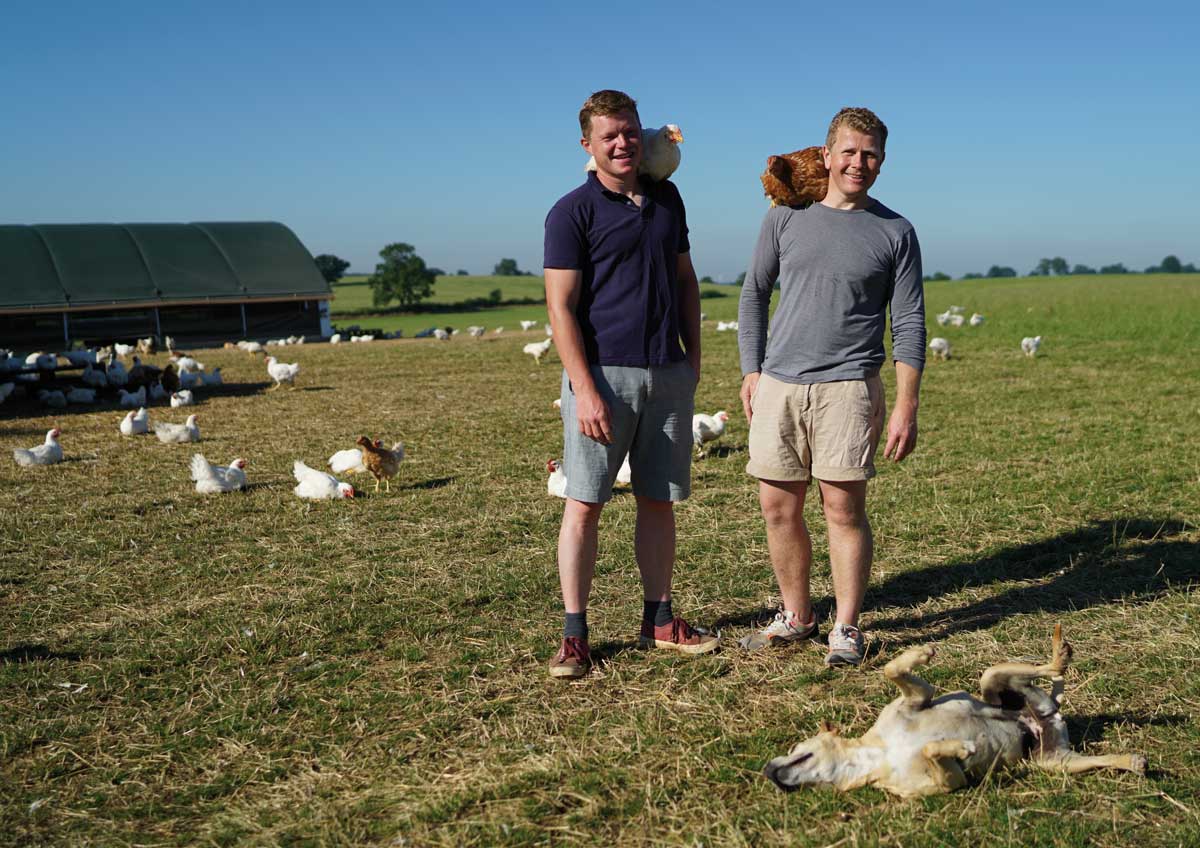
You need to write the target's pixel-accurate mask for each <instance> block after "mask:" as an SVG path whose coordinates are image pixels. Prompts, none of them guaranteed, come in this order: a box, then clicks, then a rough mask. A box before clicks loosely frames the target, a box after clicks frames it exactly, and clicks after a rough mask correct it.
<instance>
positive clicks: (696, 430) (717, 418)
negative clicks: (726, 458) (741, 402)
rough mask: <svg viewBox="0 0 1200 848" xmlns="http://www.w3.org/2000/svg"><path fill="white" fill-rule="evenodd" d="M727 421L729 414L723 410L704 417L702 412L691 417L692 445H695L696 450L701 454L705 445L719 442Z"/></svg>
mask: <svg viewBox="0 0 1200 848" xmlns="http://www.w3.org/2000/svg"><path fill="white" fill-rule="evenodd" d="M728 420H729V413H728V412H726V411H725V410H721V411H720V412H716V413H713V414H712V415H705V414H704V413H703V412H699V413H696V414H695V415H693V416H692V443H693V444H695V446H696V450H698V451H701V452H703V451H704V446H705V445H706V444H708V443H709V442H715V441H717V440H719V439H720V438H721V436H722V435H723V434H724V433H725V422H727V421H728Z"/></svg>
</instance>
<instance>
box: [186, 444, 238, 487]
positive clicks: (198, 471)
mask: <svg viewBox="0 0 1200 848" xmlns="http://www.w3.org/2000/svg"><path fill="white" fill-rule="evenodd" d="M245 469H246V460H244V459H242V458H241V457H238V458H237V459H235V460H233V462H231V463H229V465H210V464H209V462H208V460H207V459H205V458H204V454H200V453H194V454H192V480H194V481H195V483H196V491H197V492H199V493H200V494H202V495H219V494H222V493H224V492H236V491H237V490H238V489H244V488H246V470H245Z"/></svg>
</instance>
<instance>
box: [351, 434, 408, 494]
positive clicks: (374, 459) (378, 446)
mask: <svg viewBox="0 0 1200 848" xmlns="http://www.w3.org/2000/svg"><path fill="white" fill-rule="evenodd" d="M354 443H355V444H356V445H358V446H359V447H360V448H362V462H363V466H364V467H366V469H367V470H368V471H370V472H371V476H372V477H374V478H375V491H377V492H378V491H379V481H380V480H382V481H383V482H384V483H385V484H386V485H387V491H389V492H390V491H391V490H392V478H393V477H395V476H396V472H398V471H399V470H400V460H402V459H404V443H403V442H397V443H396V444H395V445H393V446H392V449H391V450H388V449H387V448H385V447H383V443H382V442H381V441H380V440H379V439H376V440H375V441H373V442H372V441H371V440H370V439H368V438H367V437H366V436H359V437H358V438H357V439H356V440H355V442H354Z"/></svg>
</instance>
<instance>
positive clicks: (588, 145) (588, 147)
mask: <svg viewBox="0 0 1200 848" xmlns="http://www.w3.org/2000/svg"><path fill="white" fill-rule="evenodd" d="M579 146H580V147H582V148H583V149H584V150H586V151H587V152H588V154H589V155H591V152H592V143H591V142H590V141H588V140H587V138H586V137H584V138H581V139H579Z"/></svg>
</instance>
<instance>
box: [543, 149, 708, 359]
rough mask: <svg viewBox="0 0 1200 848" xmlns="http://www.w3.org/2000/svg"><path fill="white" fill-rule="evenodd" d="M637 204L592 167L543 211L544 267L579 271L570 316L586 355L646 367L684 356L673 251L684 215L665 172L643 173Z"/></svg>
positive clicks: (680, 241)
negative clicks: (646, 176)
mask: <svg viewBox="0 0 1200 848" xmlns="http://www.w3.org/2000/svg"><path fill="white" fill-rule="evenodd" d="M642 189H643V192H644V199H643V200H642V205H641V208H638V207H637V206H636V205H634V203H633V201H632V200H630V199H629V198H627V197H625V196H624V195H622V194H619V193H617V192H612V191H609V190H608V189H606V188H605V187H604V185H603V184H602V183H601V182H600V180H599V179H597V178H596V174H595V173H594V172H592V173H589V174H588V178H587V182H585V183H584V184H583V185H581V186H580V187H579V188H577V189H575V190H574V191H572V192H571V193H570V194H567V195H565V196H564V197H563V198H562V199H560V200H559V201H558V203H555V204H554V208H553V209H551V210H550V214H549V215H547V216H546V251H545V260H546V261H545V263H544V267H546V268H565V269H569V270H578V271H581V272H582V273H583V289H582V291H581V292H580V296H579V303H578V305H577V307H576V309H575V317H576V318H577V319H578V321H579V328H580V330H582V332H583V344H584V349H585V351H586V353H587V359H588V362H589V363H592V364H594V365H631V366H637V367H641V368H645V367H647V366H649V365H666V364H667V363H670V362H681V361H682V360H683V359H684V355H683V348H682V347H680V344H679V325H680V319H679V294H678V291H677V283H676V272H677V270H678V259H679V254H681V253H687V252H689V251H690V250H691V245H690V244H689V243H688V229H687V215H686V214H685V212H684V208H683V199H682V198H681V197H680V196H679V189H677V188H675V184H674V183H672V182H671V181H670V180H663V181H662V182H657V183H656V182H650V181H648V180H643V182H642Z"/></svg>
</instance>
